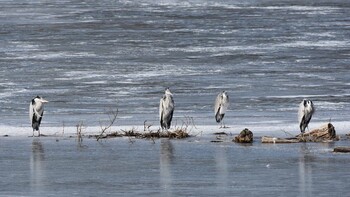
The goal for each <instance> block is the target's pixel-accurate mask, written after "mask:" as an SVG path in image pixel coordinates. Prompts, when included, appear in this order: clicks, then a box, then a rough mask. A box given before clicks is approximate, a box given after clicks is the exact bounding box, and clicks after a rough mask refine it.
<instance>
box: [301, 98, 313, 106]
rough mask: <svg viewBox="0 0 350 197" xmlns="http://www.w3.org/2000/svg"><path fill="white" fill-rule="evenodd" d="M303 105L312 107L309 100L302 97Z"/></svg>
mask: <svg viewBox="0 0 350 197" xmlns="http://www.w3.org/2000/svg"><path fill="white" fill-rule="evenodd" d="M303 103H304V107H312V106H313V103H312V101H311V100H307V99H303Z"/></svg>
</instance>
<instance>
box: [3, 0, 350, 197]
mask: <svg viewBox="0 0 350 197" xmlns="http://www.w3.org/2000/svg"><path fill="white" fill-rule="evenodd" d="M0 37H1V39H0V65H1V69H0V106H1V108H0V117H1V118H0V125H1V133H6V134H9V135H10V136H15V135H16V133H15V132H14V131H12V129H14V128H16V127H21V128H28V135H30V134H31V128H30V124H29V120H28V119H29V118H28V105H29V102H30V100H31V98H32V97H34V96H36V95H41V96H43V97H44V98H45V99H47V100H49V101H50V103H48V104H47V105H46V106H45V110H46V111H45V115H44V118H43V122H42V127H43V132H45V129H44V128H48V127H53V128H60V127H62V125H65V126H75V125H76V124H77V123H79V122H83V123H84V125H85V126H87V127H89V126H98V125H100V122H101V120H106V119H107V120H108V112H109V111H110V110H116V109H118V119H117V123H116V124H117V125H142V124H143V122H144V121H145V120H147V121H149V122H150V123H152V124H154V125H157V124H158V121H157V119H158V117H157V116H158V105H159V104H158V103H159V98H160V96H161V95H162V94H163V91H164V88H165V87H170V88H171V90H172V92H173V94H174V99H175V105H176V109H175V113H174V116H175V117H174V121H181V119H182V118H184V117H185V116H188V117H192V118H193V119H194V121H195V123H196V124H197V125H216V122H215V121H214V112H213V102H214V100H215V97H216V95H217V94H218V93H219V92H221V91H222V90H226V91H228V93H229V95H230V99H231V105H230V108H229V111H228V112H227V113H226V115H225V123H226V124H227V125H229V126H231V127H232V128H234V131H235V132H238V129H240V128H242V127H250V126H255V127H262V130H264V127H266V128H276V130H283V129H285V128H288V129H287V130H288V131H289V132H294V134H295V132H298V124H297V118H296V116H297V108H298V105H299V102H300V101H301V100H302V99H303V98H305V97H306V98H310V99H312V100H313V101H314V104H315V107H316V114H315V115H314V116H313V118H312V122H311V123H310V124H311V127H315V126H318V125H319V124H321V123H325V122H327V121H329V120H330V119H331V121H332V122H333V123H334V124H335V127H336V130H337V131H339V130H340V131H341V132H348V131H349V128H347V126H349V125H350V124H348V120H349V119H350V114H349V109H350V104H349V98H350V89H349V87H350V77H349V76H350V61H349V58H350V2H349V1H347V0H333V1H327V0H317V1H316V0H315V1H313V0H311V1H304V0H296V1H287V0H277V1H275V0H257V1H256V0H245V1H241V0H218V1H207V0H187V1H186V0H185V1H178V0H133V1H130V0H99V1H93V0H85V1H78V0H61V1H41V0H20V1H9V0H2V1H0ZM286 125H289V126H286ZM290 125H292V127H290ZM60 129H61V128H60ZM289 129H290V130H289ZM14 130H16V129H14ZM209 138H212V136H211V137H209ZM209 141H210V140H209V139H207V140H205V139H200V140H198V138H195V139H192V140H190V141H188V140H181V141H166V140H165V141H163V140H162V141H160V140H157V141H156V142H155V144H153V142H152V141H147V140H145V141H143V140H137V141H136V142H135V143H130V142H129V139H128V138H120V139H115V140H107V141H103V142H100V143H98V142H96V141H95V140H93V139H90V140H89V139H88V140H84V141H83V144H81V145H79V144H78V143H77V142H76V141H75V140H74V139H66V138H59V139H58V142H56V139H53V138H40V139H36V138H35V139H32V138H25V137H10V138H1V139H0V150H1V151H0V158H1V160H0V162H1V167H2V170H1V178H0V195H1V196H10V195H13V196H68V195H69V196H101V195H102V196H107V195H111V196H115V195H117V194H129V195H130V196H135V195H148V196H172V195H174V196H206V195H212V196H220V195H222V196H236V195H237V196H242V195H249V196H252V195H255V196H257V195H258V196H330V195H331V196H349V195H350V194H349V193H348V192H347V190H348V186H349V178H350V177H349V176H350V175H349V173H348V172H347V170H346V169H347V167H348V165H347V164H348V163H349V157H348V155H341V154H333V153H331V149H332V148H333V147H334V146H336V145H349V143H348V142H347V141H340V142H336V143H334V144H332V143H331V144H328V143H325V144H292V145H263V144H260V143H259V142H258V141H259V140H257V142H256V143H254V144H253V145H252V146H240V145H236V144H233V143H229V142H227V143H221V144H213V143H210V142H209Z"/></svg>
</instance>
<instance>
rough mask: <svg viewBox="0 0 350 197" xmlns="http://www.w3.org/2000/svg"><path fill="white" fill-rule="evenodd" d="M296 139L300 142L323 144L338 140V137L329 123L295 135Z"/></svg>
mask: <svg viewBox="0 0 350 197" xmlns="http://www.w3.org/2000/svg"><path fill="white" fill-rule="evenodd" d="M296 138H298V139H299V140H300V142H324V141H336V140H339V136H337V135H336V132H335V128H334V126H333V125H332V124H331V123H327V124H324V125H322V126H321V127H319V128H316V129H313V130H312V131H310V132H306V133H301V134H299V135H297V136H296Z"/></svg>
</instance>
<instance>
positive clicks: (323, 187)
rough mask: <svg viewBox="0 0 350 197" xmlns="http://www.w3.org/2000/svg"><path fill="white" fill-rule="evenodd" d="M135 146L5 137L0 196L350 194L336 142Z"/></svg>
mask: <svg viewBox="0 0 350 197" xmlns="http://www.w3.org/2000/svg"><path fill="white" fill-rule="evenodd" d="M132 141H133V142H132V143H131V142H129V139H128V138H117V139H109V140H106V141H102V142H96V140H94V139H85V140H84V141H83V142H82V143H80V144H79V143H78V142H77V141H75V140H74V139H62V138H60V139H57V141H56V139H55V138H19V139H18V138H3V139H1V144H0V148H1V152H0V158H1V160H0V164H1V168H2V170H1V171H0V176H1V178H0V186H1V187H0V196H349V195H350V192H349V190H348V188H349V180H350V173H349V172H348V170H347V167H348V164H349V162H350V158H349V155H347V154H345V155H344V154H334V153H332V152H331V151H332V148H333V147H334V146H335V145H334V144H333V143H309V144H307V143H303V144H278V145H277V144H261V143H259V142H256V143H254V144H253V145H238V144H233V143H221V144H220V143H210V142H208V139H205V138H201V139H200V140H191V139H190V140H167V139H163V140H155V143H153V141H151V140H134V139H133V140H132ZM346 143H348V142H344V141H341V142H337V144H338V145H342V144H343V145H344V144H346Z"/></svg>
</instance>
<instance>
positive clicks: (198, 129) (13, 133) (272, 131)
mask: <svg viewBox="0 0 350 197" xmlns="http://www.w3.org/2000/svg"><path fill="white" fill-rule="evenodd" d="M323 124H326V122H316V123H312V124H310V125H309V126H310V129H314V128H317V127H319V126H321V125H323ZM332 124H333V125H334V126H335V129H336V132H337V134H338V135H343V134H347V133H349V132H350V123H349V122H346V121H343V122H332ZM40 128H41V134H43V135H47V136H57V137H60V136H61V137H67V136H75V135H76V132H77V127H76V126H64V127H63V126H62V127H50V126H48V127H46V126H42V127H40ZM245 128H248V129H250V130H251V131H252V132H253V133H254V136H255V137H261V136H265V135H274V136H278V137H280V136H281V137H285V136H286V135H297V134H299V131H298V127H297V125H296V124H283V125H282V124H270V125H264V124H257V125H251V126H250V125H247V126H243V125H229V128H225V129H219V126H218V125H196V126H188V128H187V130H188V132H189V134H190V135H191V136H196V135H199V134H200V135H211V134H214V133H217V132H225V133H227V134H232V135H236V134H238V133H239V132H240V131H242V130H243V129H245ZM158 129H159V127H158V126H152V127H150V130H151V131H153V132H157V131H158ZM172 129H174V128H173V127H172V128H171V129H170V130H172ZM130 130H135V131H138V132H144V126H143V125H134V126H133V125H123V126H119V125H116V126H112V127H111V128H110V129H108V130H107V131H106V132H107V133H108V132H115V131H118V132H120V131H130ZM145 132H149V131H145ZM100 133H101V127H100V126H85V125H83V126H82V134H83V135H96V134H100ZM35 135H37V132H35ZM0 136H8V137H25V136H32V129H31V127H30V126H9V125H0Z"/></svg>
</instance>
